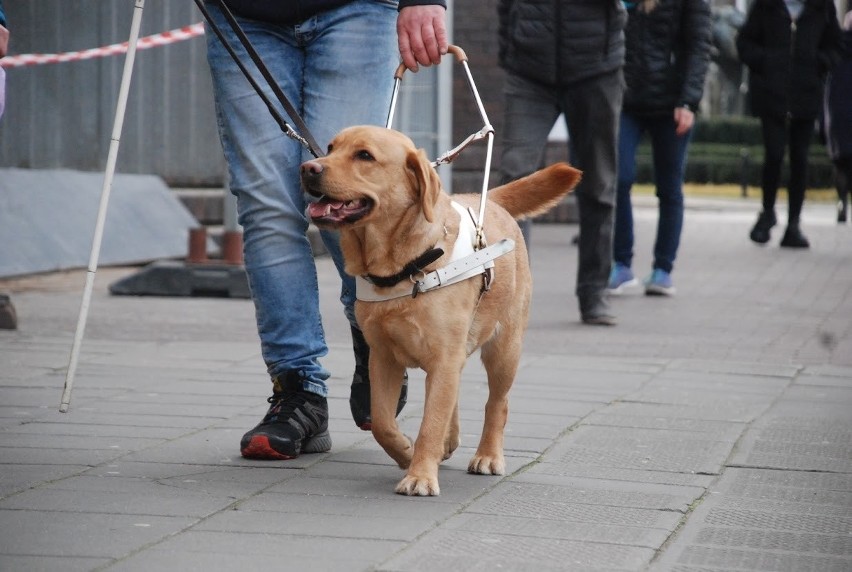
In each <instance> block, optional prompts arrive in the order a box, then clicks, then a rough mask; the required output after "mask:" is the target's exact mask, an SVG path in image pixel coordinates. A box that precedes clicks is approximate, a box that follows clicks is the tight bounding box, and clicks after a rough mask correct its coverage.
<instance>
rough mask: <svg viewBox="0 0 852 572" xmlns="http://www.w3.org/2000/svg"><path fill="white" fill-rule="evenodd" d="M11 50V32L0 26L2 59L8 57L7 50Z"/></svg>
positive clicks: (0, 55) (0, 53)
mask: <svg viewBox="0 0 852 572" xmlns="http://www.w3.org/2000/svg"><path fill="white" fill-rule="evenodd" d="M8 48H9V30H7V29H6V28H5V27H3V26H0V58H2V57H3V56H5V55H6V50H7V49H8Z"/></svg>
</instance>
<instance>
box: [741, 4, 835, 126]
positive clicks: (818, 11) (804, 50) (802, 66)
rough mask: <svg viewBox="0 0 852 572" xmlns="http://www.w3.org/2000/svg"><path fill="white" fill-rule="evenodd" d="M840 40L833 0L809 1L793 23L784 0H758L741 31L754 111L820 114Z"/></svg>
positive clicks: (807, 116) (806, 116)
mask: <svg viewBox="0 0 852 572" xmlns="http://www.w3.org/2000/svg"><path fill="white" fill-rule="evenodd" d="M840 42H841V33H840V26H839V24H838V23H837V12H836V10H835V8H834V2H833V0H806V1H805V7H804V10H803V11H802V13H801V15H800V16H799V18H798V19H797V20H796V21H795V22H793V21H792V20H791V18H790V13H789V12H788V11H787V8H786V6H785V5H784V0H755V2H754V4H752V7H751V9H750V10H749V13H748V17H747V19H746V22H745V24H744V25H743V27H742V28H741V29H740V32H739V34H738V35H737V50H739V53H740V60H741V61H742V62H743V63H744V64H745V65H746V66H748V68H749V70H750V72H751V73H750V77H749V91H750V98H751V108H752V113H753V114H754V115H756V116H758V117H760V116H764V115H766V116H776V117H784V116H786V115H790V116H792V117H796V118H800V119H816V117H817V116H818V115H819V113H820V110H821V108H822V94H823V84H824V80H825V76H826V74H827V73H828V72H829V70H830V69H831V68H832V67H833V66H834V65H835V64H836V63H837V62H838V61H839V60H840Z"/></svg>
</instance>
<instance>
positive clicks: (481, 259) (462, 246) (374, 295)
mask: <svg viewBox="0 0 852 572" xmlns="http://www.w3.org/2000/svg"><path fill="white" fill-rule="evenodd" d="M452 205H453V208H454V209H455V210H456V212H458V214H459V217H460V218H461V221H460V224H459V234H458V237H457V238H456V241H455V243H454V244H453V251H452V253H451V255H450V262H449V263H448V264H447V266H445V267H443V268H440V269H438V270H434V271H432V272H429V273H428V274H423V272H422V271H421V272H419V274H420V278H419V279H417V280H415V279H414V278H413V277H414V276H416V275H417V274H418V273H417V272H415V273H412V274H411V275H410V280H411V282H413V286H409V285H408V284H402V283H397V284H396V285H395V286H391V287H390V288H384V289H383V290H384V291H383V292H379V291H378V290H377V288H376V287H377V286H378V285H377V284H375V283H374V282H372V281H371V280H368V276H369V275H367V276H356V277H355V297H356V298H357V299H358V300H361V301H364V302H381V301H384V300H393V299H394V298H402V297H404V296H412V297H414V296H417V294H418V293H421V292H427V291H429V290H434V289H435V288H441V287H443V286H449V285H450V284H455V283H456V282H461V281H462V280H466V279H468V278H472V277H474V276H478V275H480V274H485V273H491V272H493V271H492V270H491V269H492V268H493V267H494V259H495V258H498V257H500V256H502V255H503V254H506V253H507V252H510V251H511V250H512V249H514V247H515V243H514V241H512V240H510V239H504V240H501V241H499V242H497V243H495V244H493V245H491V246H488V247H486V248H483V249H480V250H476V249H475V248H474V243H475V241H476V224H475V217H474V215H473V213H472V212H471V211H470V209H465V208H464V207H462V206H461V205H460V204H459V203H457V202H455V201H452ZM427 252H428V251H427ZM418 260H419V259H418ZM423 266H426V264H424V265H423ZM488 282H490V280H489V281H488Z"/></svg>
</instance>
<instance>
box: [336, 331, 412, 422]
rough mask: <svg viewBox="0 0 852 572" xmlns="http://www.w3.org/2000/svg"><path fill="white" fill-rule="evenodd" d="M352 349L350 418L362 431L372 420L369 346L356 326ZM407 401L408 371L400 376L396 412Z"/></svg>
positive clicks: (353, 333)
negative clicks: (400, 384) (352, 372)
mask: <svg viewBox="0 0 852 572" xmlns="http://www.w3.org/2000/svg"><path fill="white" fill-rule="evenodd" d="M352 349H353V350H354V351H355V373H354V374H353V375H352V386H351V387H350V393H349V409H350V410H351V411H352V419H354V420H355V425H357V426H358V427H360V428H361V429H362V430H364V431H370V430H372V428H373V420H372V418H371V417H370V370H369V367H368V363H369V361H370V346H368V345H367V340H365V339H364V334H363V333H361V330H359V329H357V328H352ZM407 401H408V372H405V373H404V374H403V377H402V389H401V390H400V393H399V401H398V402H397V404H396V414H397V415H399V413H400V411H402V408H403V407H405V403H406V402H407Z"/></svg>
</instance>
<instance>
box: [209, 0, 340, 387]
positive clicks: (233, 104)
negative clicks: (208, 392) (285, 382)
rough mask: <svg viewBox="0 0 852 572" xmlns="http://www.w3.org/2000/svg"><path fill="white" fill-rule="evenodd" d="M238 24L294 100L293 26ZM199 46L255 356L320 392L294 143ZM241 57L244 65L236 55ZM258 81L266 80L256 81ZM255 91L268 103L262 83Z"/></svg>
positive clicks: (224, 60) (320, 339) (227, 68)
mask: <svg viewBox="0 0 852 572" xmlns="http://www.w3.org/2000/svg"><path fill="white" fill-rule="evenodd" d="M209 9H210V12H211V15H212V16H213V17H214V18H216V19H217V20H218V23H219V27H220V28H221V30H222V32H223V33H224V34H225V35H226V36H227V37H229V39H230V43H231V45H232V46H236V47H239V45H240V44H239V41H238V40H237V38H236V36H235V34H234V33H233V31H232V30H231V29H230V27H229V26H228V24H227V22H225V21H224V18H223V17H222V16H221V14H220V13H219V11H218V10H217V9H216V7H215V5H210V7H209ZM241 25H242V27H243V29H244V31H245V33H246V35H247V36H248V37H249V39H250V40H251V42H252V44H253V45H254V47H255V48H256V49H257V50H258V52H259V53H260V55H261V57H263V59H264V61H265V62H266V64H267V66H268V67H269V69H270V72H271V73H272V74H273V77H275V79H276V81H277V82H278V84H279V85H280V86H281V88H282V89H283V90H284V91H285V93H286V94H287V97H288V98H290V99H291V101H292V102H294V105H296V106H299V105H300V102H301V73H302V68H303V67H304V60H303V52H302V50H301V49H300V48H299V47H298V46H297V45H295V40H294V38H293V36H292V27H291V28H289V29H288V28H282V27H277V26H269V25H264V24H261V23H259V22H256V21H252V20H242V21H241ZM207 44H208V61H209V65H210V71H211V74H212V78H213V94H214V99H215V103H216V114H217V120H218V126H219V132H220V138H221V140H222V147H223V149H224V152H225V158H226V160H227V163H228V170H229V174H230V188H231V192H232V193H233V194H234V195H236V197H237V212H238V220H239V223H240V224H241V225H242V227H243V231H244V241H243V242H244V253H245V269H246V273H247V275H248V279H249V284H250V286H251V293H252V298H253V300H254V304H255V311H256V317H257V325H258V334H259V336H260V342H261V349H262V354H263V359H264V361H265V362H266V365H267V368H268V370H269V374H270V376H271V377H272V378H273V380H274V379H276V378H278V377H279V376H283V375H285V374H288V373H289V372H296V374H297V375H298V377H300V378H301V379H303V380H304V382H305V384H306V386H305V389H309V390H311V391H313V392H315V393H318V394H320V395H325V394H326V392H327V388H326V386H325V381H326V379H328V377H329V373H328V372H327V371H326V370H325V369H324V368H323V367H322V366H321V365H320V362H319V358H320V357H322V356H324V355H325V354H326V353H327V351H328V350H327V347H326V343H325V338H324V334H323V330H322V322H321V319H320V314H319V298H318V289H317V276H316V268H315V266H314V260H313V255H312V253H311V248H310V244H309V242H308V239H307V236H306V231H307V228H308V221H307V219H306V217H305V215H304V210H305V202H304V198H303V194H302V192H301V189H300V185H299V165H300V164H301V161H302V148H301V146H300V145H299V144H298V143H297V142H296V141H294V140H292V139H290V138H289V137H287V136H285V135H284V134H283V133H282V132H281V130H280V128H279V127H278V125H277V124H276V123H275V121H273V120H272V117H271V116H270V114H269V111H268V109H267V108H266V106H265V104H264V103H263V102H262V101H261V99H260V98H259V97H258V96H257V94H256V93H255V91H254V89H253V88H252V87H251V85H250V84H249V83H248V81H247V80H246V79H245V78H244V77H243V75H242V73H241V72H240V70H239V68H238V67H237V65H236V64H235V63H234V61H233V60H232V58H231V56H230V55H229V54H228V53H227V51H226V50H225V48H224V47H223V46H222V45H221V44H220V42H219V41H218V39H217V38H216V36H215V35H214V34H208V35H207ZM241 51H242V50H240V52H241ZM243 57H244V58H246V61H249V62H250V60H248V56H247V55H245V54H244V53H243ZM248 67H251V65H250V64H249V66H248ZM258 83H260V84H261V85H265V83H264V82H263V80H262V78H261V79H260V80H259V81H258ZM264 91H266V92H267V96H268V97H269V98H270V99H271V100H272V101H275V97H274V95H273V94H272V93H271V90H270V89H268V88H265V89H264Z"/></svg>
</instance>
